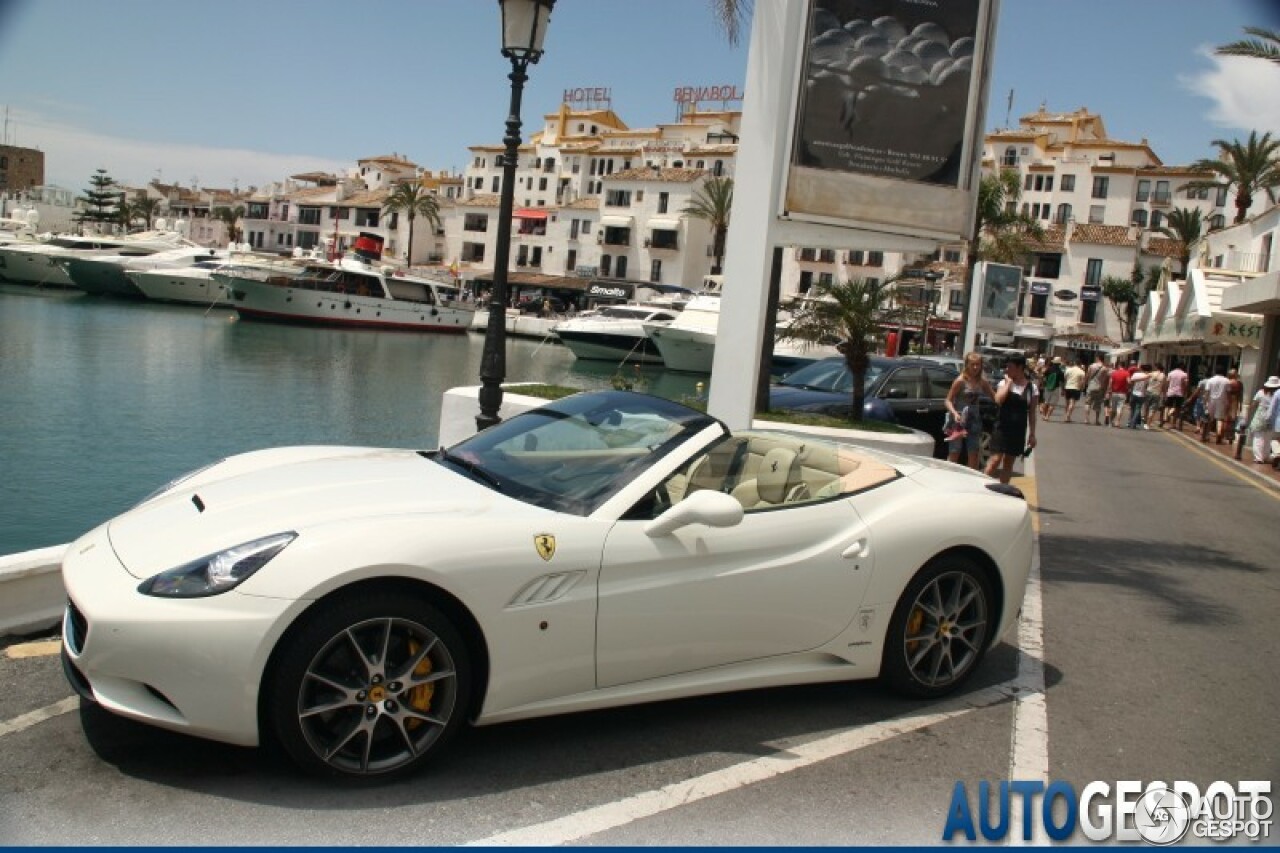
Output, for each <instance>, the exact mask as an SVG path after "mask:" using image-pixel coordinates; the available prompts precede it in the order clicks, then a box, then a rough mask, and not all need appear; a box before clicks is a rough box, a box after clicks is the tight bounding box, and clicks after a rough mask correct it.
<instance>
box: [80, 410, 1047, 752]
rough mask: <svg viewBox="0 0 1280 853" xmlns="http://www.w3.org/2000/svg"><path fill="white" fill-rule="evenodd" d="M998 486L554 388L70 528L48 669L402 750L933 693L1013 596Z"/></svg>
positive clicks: (354, 745) (312, 736) (105, 691)
mask: <svg viewBox="0 0 1280 853" xmlns="http://www.w3.org/2000/svg"><path fill="white" fill-rule="evenodd" d="M1031 554H1032V530H1031V520H1030V515H1029V512H1028V508H1027V505H1026V503H1025V501H1023V500H1022V499H1021V495H1020V493H1019V492H1018V491H1017V490H1016V489H1012V488H1010V487H1009V486H1002V485H1001V484H999V483H997V482H995V481H994V480H991V479H989V478H987V477H985V476H983V475H981V474H977V473H975V472H973V471H970V470H967V469H965V468H960V467H957V466H954V465H950V464H947V463H944V462H934V461H932V460H927V459H921V458H916V457H900V456H895V455H891V454H887V453H882V452H877V451H873V450H868V449H861V448H855V447H851V446H847V445H837V444H829V443H825V442H822V441H817V440H810V439H808V438H800V437H796V436H793V435H786V434H780V433H764V432H743V433H737V434H732V433H730V431H729V430H728V429H727V428H726V427H725V426H724V425H723V424H722V423H721V422H719V421H718V420H716V419H715V418H713V417H711V416H709V415H706V414H704V413H702V412H698V411H695V410H693V409H690V408H686V407H685V406H682V405H679V404H677V403H672V402H669V401H666V400H661V399H658V398H655V397H649V396H646V395H642V394H632V393H628V392H615V391H609V392H601V393H586V394H578V395H575V396H573V397H568V398H565V399H563V400H560V401H558V402H554V403H550V404H548V405H546V406H543V407H542V408H539V409H535V410H533V411H531V412H528V413H526V414H522V415H519V416H517V417H514V418H512V419H510V420H508V421H506V422H504V423H501V424H498V425H497V426H494V427H492V428H490V429H488V430H485V431H484V432H482V433H479V434H478V435H476V436H474V437H472V438H469V439H467V440H466V441H463V442H461V443H459V444H456V445H454V446H453V447H450V448H447V449H443V448H442V449H440V450H433V451H421V452H415V451H411V450H385V449H384V450H375V449H365V448H350V447H291V448H281V449H273V450H263V451H258V452H254V453H246V454H243V455H240V456H234V457H231V458H229V459H225V460H223V461H221V462H219V463H217V464H215V465H212V466H210V467H208V468H204V469H202V470H200V471H197V472H195V473H192V474H190V475H188V476H186V477H184V478H182V479H180V480H177V481H174V482H173V483H170V484H169V485H167V486H165V487H164V488H163V489H161V490H160V491H158V492H156V493H155V494H154V495H152V496H151V497H149V498H147V499H146V500H144V501H143V502H142V503H141V504H139V505H138V506H136V507H135V508H133V509H132V510H130V511H129V512H126V513H124V514H123V515H121V516H119V517H117V518H115V519H113V520H111V521H109V522H107V523H106V524H103V525H102V526H100V527H98V528H97V529H95V530H93V531H91V532H89V533H88V534H86V535H85V536H84V537H82V538H81V539H79V540H78V541H76V542H75V543H74V544H73V545H72V546H71V547H70V548H69V549H68V551H67V555H66V557H65V560H64V564H63V578H64V581H65V584H66V588H67V592H68V596H69V602H68V605H67V611H66V617H65V620H64V624H63V654H62V659H63V665H64V669H65V671H66V674H67V677H68V679H69V680H70V681H71V683H72V685H73V686H74V687H75V688H76V690H77V691H78V692H79V693H80V694H81V695H82V696H83V697H85V698H86V699H89V700H92V701H93V702H96V703H98V704H99V705H101V706H102V707H103V708H105V709H107V710H109V711H111V712H113V713H115V714H119V715H121V716H124V717H129V718H131V719H134V720H141V721H143V722H146V723H150V724H153V725H156V726H161V727H164V728H167V729H173V730H176V731H181V732H186V733H189V734H192V735H198V736H201V737H205V738H212V739H215V740H219V741H225V742H228V743H234V744H243V745H255V744H258V743H260V742H261V741H262V740H264V739H266V738H275V739H276V740H278V742H279V743H280V744H281V745H282V746H283V747H284V748H285V750H286V751H287V752H288V753H289V754H290V755H291V756H292V757H293V758H294V759H295V760H296V761H297V762H298V763H299V764H300V765H302V766H303V767H304V768H307V769H310V770H313V771H319V772H322V773H330V774H337V775H339V776H347V777H369V776H385V775H391V774H398V773H402V772H407V771H410V770H412V769H414V768H416V767H418V766H420V765H422V763H423V762H424V761H427V760H429V758H430V757H431V756H432V754H433V753H435V752H436V750H438V749H439V748H440V747H441V746H443V745H444V744H445V743H446V742H447V741H448V740H449V738H450V736H451V735H452V734H453V733H454V732H455V731H456V730H457V729H458V727H459V726H461V725H463V724H464V723H467V722H471V723H475V724H480V725H483V724H488V723H498V722H503V721H507V720H517V719H523V718H528V717H537V716H543V715H548V714H560V713H565V712H570V711H580V710H585V709H595V708H606V707H611V706H616V705H625V704H629V703H635V702H648V701H653V700H659V699H669V698H674V697H683V696H695V695H701V694H708V693H717V692H722V691H729V690H742V689H747V688H757V687H772V686H777V685H785V684H800V683H810V682H820V681H838V680H847V679H857V678H871V677H875V676H879V677H881V678H883V679H884V680H885V681H886V682H887V683H888V684H890V685H891V686H892V687H894V688H896V689H898V690H901V691H904V692H906V693H908V694H911V695H914V696H919V697H926V698H928V697H936V696H940V695H942V694H944V693H947V692H948V691H951V690H954V689H955V688H956V687H957V686H958V685H960V684H961V683H962V682H963V681H964V680H965V678H967V677H968V676H969V675H970V674H972V673H973V671H974V669H975V667H977V666H978V664H979V662H980V661H981V660H982V658H983V655H984V654H985V653H986V652H987V650H988V649H990V648H991V646H992V645H993V644H994V643H996V642H997V641H998V639H999V638H1000V637H1001V636H1003V634H1004V633H1005V631H1006V629H1008V628H1009V627H1010V626H1011V624H1012V623H1013V622H1014V621H1015V619H1016V616H1017V613H1018V611H1019V608H1020V607H1021V604H1022V598H1023V592H1024V588H1025V586H1026V580H1027V575H1028V572H1029V569H1030V566H1031Z"/></svg>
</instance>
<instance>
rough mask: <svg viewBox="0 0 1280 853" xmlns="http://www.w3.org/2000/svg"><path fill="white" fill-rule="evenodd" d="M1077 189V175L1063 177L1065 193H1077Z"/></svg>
mask: <svg viewBox="0 0 1280 853" xmlns="http://www.w3.org/2000/svg"><path fill="white" fill-rule="evenodd" d="M1075 189H1076V176H1075V175H1063V176H1062V191H1063V192H1064V193H1070V192H1075Z"/></svg>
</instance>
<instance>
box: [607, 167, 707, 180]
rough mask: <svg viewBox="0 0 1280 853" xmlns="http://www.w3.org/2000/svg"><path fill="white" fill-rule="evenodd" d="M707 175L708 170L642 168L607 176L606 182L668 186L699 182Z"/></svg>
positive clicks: (625, 170)
mask: <svg viewBox="0 0 1280 853" xmlns="http://www.w3.org/2000/svg"><path fill="white" fill-rule="evenodd" d="M706 173H707V170H706V169H651V168H649V167H648V166H641V167H639V168H637V169H624V170H622V171H621V172H614V173H613V174H612V175H606V176H605V180H606V181H610V180H612V181H657V182H660V183H667V184H688V183H692V182H693V181H696V180H698V178H701V177H702V176H703V175H705V174H706Z"/></svg>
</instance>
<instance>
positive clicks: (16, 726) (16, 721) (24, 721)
mask: <svg viewBox="0 0 1280 853" xmlns="http://www.w3.org/2000/svg"><path fill="white" fill-rule="evenodd" d="M79 707H80V697H79V696H68V697H67V698H66V699H63V700H62V701H61V702H54V703H53V704H52V705H46V706H45V707H43V708H37V709H36V710H34V711H31V712H29V713H26V714H20V715H19V716H17V717H14V718H13V719H12V720H4V721H0V737H4V736H5V735H11V734H14V733H15V732H20V731H22V730H23V729H29V728H31V727H32V726H34V725H36V724H37V723H43V722H44V721H45V720H52V719H53V718H54V717H61V716H62V715H63V714H66V713H70V712H71V711H74V710H75V709H77V708H79Z"/></svg>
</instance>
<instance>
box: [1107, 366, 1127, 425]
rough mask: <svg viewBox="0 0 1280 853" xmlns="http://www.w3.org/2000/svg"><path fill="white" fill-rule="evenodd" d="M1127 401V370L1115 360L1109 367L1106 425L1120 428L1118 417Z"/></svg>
mask: <svg viewBox="0 0 1280 853" xmlns="http://www.w3.org/2000/svg"><path fill="white" fill-rule="evenodd" d="M1128 399H1129V368H1127V367H1125V366H1124V365H1123V364H1121V363H1120V360H1119V359H1117V360H1116V361H1115V362H1114V363H1113V364H1112V367H1111V398H1110V400H1109V402H1108V405H1107V423H1108V424H1110V425H1111V426H1113V427H1118V426H1120V415H1121V413H1122V412H1123V411H1124V404H1125V401H1126V400H1128Z"/></svg>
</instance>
